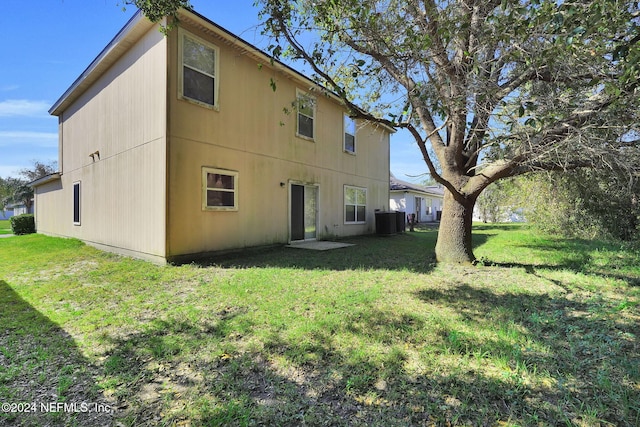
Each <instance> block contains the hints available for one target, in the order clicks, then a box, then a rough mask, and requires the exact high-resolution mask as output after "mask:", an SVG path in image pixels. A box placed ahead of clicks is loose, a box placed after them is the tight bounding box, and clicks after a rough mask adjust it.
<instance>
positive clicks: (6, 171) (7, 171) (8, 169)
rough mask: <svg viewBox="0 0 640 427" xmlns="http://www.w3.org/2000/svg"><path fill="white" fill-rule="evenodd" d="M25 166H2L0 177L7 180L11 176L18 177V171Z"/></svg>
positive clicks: (0, 167)
mask: <svg viewBox="0 0 640 427" xmlns="http://www.w3.org/2000/svg"><path fill="white" fill-rule="evenodd" d="M24 167H25V166H22V165H0V177H2V178H7V177H10V176H16V175H17V174H18V171H19V170H20V169H22V168H24Z"/></svg>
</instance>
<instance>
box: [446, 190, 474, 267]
mask: <svg viewBox="0 0 640 427" xmlns="http://www.w3.org/2000/svg"><path fill="white" fill-rule="evenodd" d="M475 202H476V201H475V198H474V199H469V198H458V199H456V198H455V197H454V196H453V194H451V192H450V191H449V190H447V189H446V188H445V190H444V202H443V207H442V218H441V220H440V227H439V231H438V241H437V243H436V260H437V261H438V262H443V263H458V264H468V263H472V262H473V261H475V259H476V258H475V256H474V255H473V247H472V245H471V227H472V222H473V207H474V206H475Z"/></svg>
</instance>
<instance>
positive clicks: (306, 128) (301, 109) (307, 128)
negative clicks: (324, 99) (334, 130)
mask: <svg viewBox="0 0 640 427" xmlns="http://www.w3.org/2000/svg"><path fill="white" fill-rule="evenodd" d="M296 104H297V105H296V107H297V109H298V127H297V131H296V135H297V136H300V137H303V138H309V139H313V137H314V121H315V120H314V119H315V114H316V100H315V98H314V97H312V96H309V95H307V94H306V93H303V92H298V93H297V103H296Z"/></svg>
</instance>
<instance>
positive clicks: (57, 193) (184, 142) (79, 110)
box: [33, 10, 393, 262]
mask: <svg viewBox="0 0 640 427" xmlns="http://www.w3.org/2000/svg"><path fill="white" fill-rule="evenodd" d="M296 100H297V101H296ZM296 103H297V104H298V108H297V109H296V108H292V105H294V104H296ZM287 111H288V113H287ZM50 113H51V114H52V115H55V116H57V117H58V118H59V160H58V165H59V167H60V172H59V173H56V174H53V175H50V176H48V177H45V178H42V179H40V180H38V181H35V182H34V183H33V185H34V188H35V198H36V202H35V209H36V225H37V229H38V232H40V233H45V234H50V235H58V236H68V237H76V238H79V239H81V240H83V241H85V242H87V243H90V244H92V245H94V246H97V247H99V248H103V249H106V250H111V251H115V252H118V253H123V254H128V255H132V256H136V257H141V258H145V259H150V260H154V261H157V262H165V261H183V260H188V259H192V258H196V257H198V256H200V255H202V254H203V253H209V252H214V251H223V250H232V249H238V248H244V247H250V246H262V245H271V244H283V243H288V242H295V241H304V240H312V239H332V238H335V237H342V236H351V235H358V234H366V233H372V232H374V231H375V211H376V210H388V206H389V136H390V133H391V132H393V129H390V128H386V127H383V126H380V125H377V124H372V123H368V122H363V121H359V120H358V121H353V120H351V119H350V118H349V117H348V116H347V115H346V114H345V113H346V110H345V109H344V107H343V106H342V104H341V103H340V101H339V99H338V98H337V97H336V96H335V95H333V94H332V93H329V92H327V91H325V90H322V88H319V87H318V86H317V85H316V84H314V83H313V82H312V81H311V80H309V79H308V78H306V77H304V76H303V75H301V74H299V73H298V72H296V71H294V70H293V69H291V68H289V67H287V66H285V65H283V64H281V63H279V62H277V61H273V60H272V59H271V58H270V57H269V56H268V55H266V54H265V53H263V52H261V51H260V50H258V49H257V48H256V47H254V46H252V45H250V44H249V43H247V42H245V41H243V40H241V39H240V38H238V37H237V36H235V35H233V34H231V33H229V32H228V31H226V30H224V29H223V28H221V27H219V26H218V25H216V24H214V23H213V22H211V21H210V20H208V19H207V18H205V17H203V16H201V15H199V14H197V13H195V12H191V11H186V10H183V11H181V12H180V15H179V25H178V28H175V29H173V30H171V31H170V32H169V34H168V35H167V36H166V37H165V36H164V35H163V34H162V33H161V32H160V29H159V26H158V25H154V24H152V23H151V22H150V21H149V20H147V19H146V18H145V17H144V16H143V15H142V14H141V13H140V12H138V13H137V14H136V15H135V16H134V17H133V18H132V19H131V20H130V21H129V22H128V23H127V24H126V26H125V27H124V28H123V29H122V30H121V31H120V32H119V33H118V35H117V36H116V37H115V38H114V39H113V40H112V41H111V42H110V44H109V45H108V46H107V47H106V48H105V49H104V50H103V51H102V52H101V53H100V54H99V55H98V57H97V58H96V59H95V60H94V61H93V62H92V63H91V64H90V65H89V67H88V68H87V69H86V70H85V71H84V72H83V73H82V75H81V76H80V77H79V78H78V79H77V80H76V81H75V82H74V83H73V84H72V85H71V87H70V88H69V89H68V90H67V91H66V92H65V93H64V94H63V95H62V97H61V98H60V99H59V100H58V101H57V102H56V103H55V104H54V105H53V106H52V107H51V110H50Z"/></svg>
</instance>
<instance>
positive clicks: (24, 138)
mask: <svg viewBox="0 0 640 427" xmlns="http://www.w3.org/2000/svg"><path fill="white" fill-rule="evenodd" d="M25 144H26V145H31V146H37V147H57V146H58V134H57V133H54V132H29V131H0V147H3V146H4V147H8V146H10V145H14V146H16V145H25Z"/></svg>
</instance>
